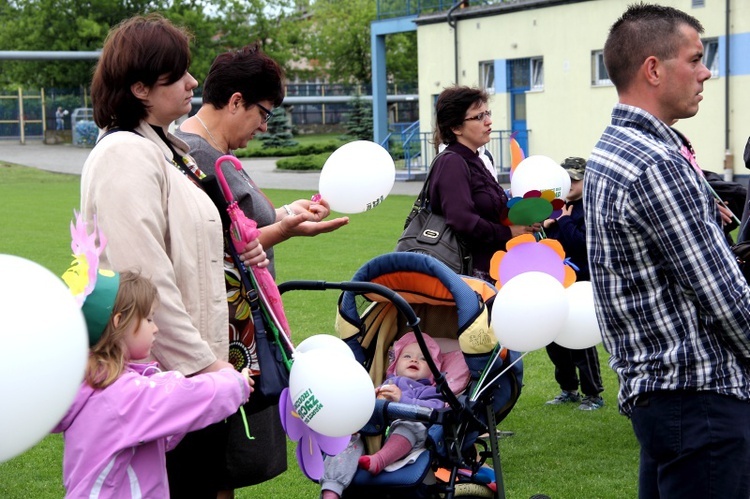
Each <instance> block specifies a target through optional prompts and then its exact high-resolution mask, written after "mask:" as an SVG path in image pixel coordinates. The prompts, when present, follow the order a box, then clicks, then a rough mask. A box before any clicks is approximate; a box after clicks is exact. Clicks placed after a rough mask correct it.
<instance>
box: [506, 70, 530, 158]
mask: <svg viewBox="0 0 750 499" xmlns="http://www.w3.org/2000/svg"><path fill="white" fill-rule="evenodd" d="M507 75H508V94H509V95H510V129H511V130H512V131H513V132H517V134H516V140H517V141H518V144H519V145H520V146H521V148H522V149H523V152H524V153H525V154H526V156H529V136H528V131H527V124H526V92H527V91H528V90H529V89H530V88H531V59H511V60H509V61H508V71H507Z"/></svg>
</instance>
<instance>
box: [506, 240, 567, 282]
mask: <svg viewBox="0 0 750 499" xmlns="http://www.w3.org/2000/svg"><path fill="white" fill-rule="evenodd" d="M534 271H536V272H544V273H546V274H549V275H551V276H552V277H554V278H555V279H557V280H558V281H560V283H561V284H564V283H565V264H564V263H563V261H562V258H560V254H559V253H558V252H557V251H555V250H554V249H552V248H550V247H549V246H547V245H546V244H541V243H536V242H534V243H532V242H529V243H522V244H519V245H517V246H515V247H513V248H512V249H511V250H510V251H508V252H507V253H506V254H505V256H504V257H503V259H502V261H501V262H500V268H499V269H498V275H499V277H500V278H499V279H498V281H500V284H505V283H506V282H508V281H510V280H511V279H512V278H514V277H515V276H517V275H518V274H522V273H524V272H534Z"/></svg>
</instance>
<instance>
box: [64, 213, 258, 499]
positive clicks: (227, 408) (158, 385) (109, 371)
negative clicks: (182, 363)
mask: <svg viewBox="0 0 750 499" xmlns="http://www.w3.org/2000/svg"><path fill="white" fill-rule="evenodd" d="M84 230H85V227H84ZM83 247H85V244H84V245H83ZM92 249H93V250H94V251H91V252H88V254H87V255H81V256H83V258H84V259H85V260H86V263H87V265H81V263H83V260H79V259H77V260H76V261H75V262H74V265H73V267H71V269H69V270H68V271H67V272H66V273H65V274H64V275H63V280H64V281H65V282H66V283H67V284H68V285H69V286H70V288H71V291H72V292H73V293H74V294H76V295H77V299H78V301H79V302H81V301H82V306H81V310H82V312H83V315H84V318H85V321H86V326H87V330H88V338H89V345H90V348H91V350H90V355H89V358H88V362H87V366H86V371H85V378H84V382H83V383H82V384H81V387H80V389H79V391H78V394H77V395H76V398H75V400H74V401H73V403H72V405H71V407H70V409H69V410H68V412H67V414H66V415H65V416H64V417H63V418H62V420H61V421H60V422H59V423H58V425H57V426H56V427H55V428H54V429H53V430H52V432H53V433H61V432H62V433H63V434H64V439H65V448H64V454H63V483H64V486H65V490H66V497H125V496H127V497H130V495H131V494H133V493H134V492H135V491H137V494H136V495H138V496H139V497H168V496H169V486H168V483H167V468H166V463H165V453H166V451H167V450H169V449H172V448H174V447H175V445H177V443H178V442H179V441H180V440H181V438H182V437H183V436H184V434H185V433H187V432H189V431H193V430H196V429H199V428H203V427H205V426H207V425H210V424H213V423H216V422H217V421H221V420H222V419H224V418H226V417H227V416H229V415H230V414H233V413H234V412H235V411H236V410H237V408H238V407H239V406H240V405H241V404H243V403H244V402H245V401H246V400H247V399H248V397H249V396H250V393H251V392H252V385H253V381H252V379H251V377H250V373H249V371H248V370H245V371H243V372H242V373H241V374H240V373H238V372H237V371H235V370H234V369H232V368H224V369H221V370H219V371H216V372H210V373H205V374H201V375H197V376H193V377H190V378H186V377H185V376H183V375H182V374H181V373H179V372H177V371H164V372H162V371H161V370H160V369H159V367H158V364H156V363H153V362H151V363H145V362H139V360H140V359H146V358H148V356H149V354H150V353H151V347H152V345H153V343H154V340H155V337H156V335H157V332H158V331H159V329H158V327H157V326H156V324H155V322H154V311H155V309H156V308H157V305H158V292H157V289H156V286H154V284H153V283H152V282H151V281H150V280H149V279H147V278H146V277H144V276H142V275H141V274H139V273H137V272H130V271H123V272H121V273H116V272H112V271H106V270H102V269H98V268H97V267H98V257H96V256H94V257H93V258H92V255H95V254H96V250H95V248H92ZM89 269H91V271H89Z"/></svg>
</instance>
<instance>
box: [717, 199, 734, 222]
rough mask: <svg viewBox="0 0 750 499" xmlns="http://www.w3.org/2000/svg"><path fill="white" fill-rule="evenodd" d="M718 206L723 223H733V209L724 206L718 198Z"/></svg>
mask: <svg viewBox="0 0 750 499" xmlns="http://www.w3.org/2000/svg"><path fill="white" fill-rule="evenodd" d="M716 206H717V207H718V208H719V215H721V225H722V226H724V225H728V224H730V223H732V210H730V209H729V208H727V207H726V206H724V205H723V204H722V203H721V202H720V201H719V200H718V199H717V200H716Z"/></svg>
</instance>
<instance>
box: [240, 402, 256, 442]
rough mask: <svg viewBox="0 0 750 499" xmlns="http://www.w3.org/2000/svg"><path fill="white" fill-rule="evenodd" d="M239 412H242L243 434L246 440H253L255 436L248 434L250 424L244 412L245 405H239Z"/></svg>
mask: <svg viewBox="0 0 750 499" xmlns="http://www.w3.org/2000/svg"><path fill="white" fill-rule="evenodd" d="M240 414H242V423H243V424H244V425H245V435H247V439H248V440H255V437H254V436H252V435H250V425H249V424H247V415H246V414H245V406H244V405H242V406H240Z"/></svg>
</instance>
